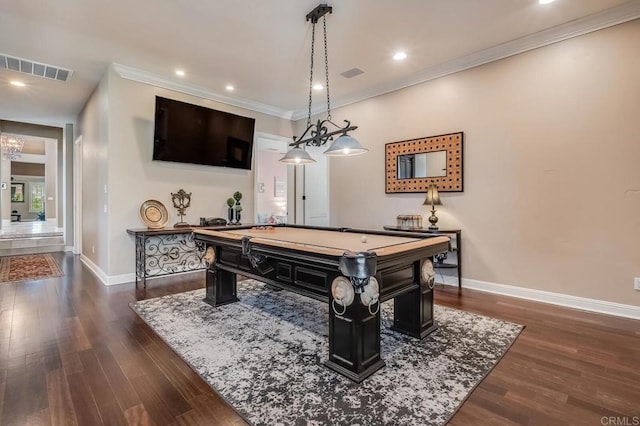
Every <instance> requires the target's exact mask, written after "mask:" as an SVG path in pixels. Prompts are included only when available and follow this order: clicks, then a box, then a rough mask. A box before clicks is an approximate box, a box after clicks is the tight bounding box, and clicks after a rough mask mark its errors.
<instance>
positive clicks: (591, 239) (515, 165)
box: [297, 20, 640, 306]
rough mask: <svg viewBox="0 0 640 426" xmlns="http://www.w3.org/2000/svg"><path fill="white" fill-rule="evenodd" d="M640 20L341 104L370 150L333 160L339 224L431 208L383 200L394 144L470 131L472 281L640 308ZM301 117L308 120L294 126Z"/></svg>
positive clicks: (451, 213) (459, 209)
mask: <svg viewBox="0 0 640 426" xmlns="http://www.w3.org/2000/svg"><path fill="white" fill-rule="evenodd" d="M638 46H640V20H636V21H632V22H629V23H626V24H622V25H618V26H615V27H611V28H609V29H605V30H601V31H598V32H595V33H591V34H588V35H584V36H581V37H577V38H574V39H571V40H567V41H564V42H561V43H557V44H553V45H550V46H547V47H544V48H540V49H536V50H533V51H530V52H527V53H524V54H520V55H517V56H514V57H511V58H507V59H504V60H501V61H498V62H494V63H491V64H488V65H484V66H480V67H477V68H474V69H471V70H467V71H464V72H460V73H457V74H453V75H450V76H447V77H444V78H440V79H437V80H433V81H431V82H427V83H424V84H421V85H417V86H413V87H410V88H407V89H404V90H400V91H397V92H394V93H391V94H387V95H384V96H380V97H377V98H373V99H370V100H367V101H363V102H360V103H357V104H354V105H351V106H347V107H344V108H341V109H338V110H336V111H335V112H334V114H333V117H334V121H335V122H341V121H342V119H344V118H348V119H350V120H352V122H353V124H355V125H357V126H359V129H358V130H357V131H356V133H354V136H356V137H357V138H358V139H359V140H360V141H361V142H362V143H363V144H365V145H366V146H367V147H368V148H369V149H370V150H371V151H370V152H369V153H368V154H365V155H362V156H357V157H350V158H333V159H331V167H330V179H331V188H330V193H331V203H330V204H331V222H332V225H339V226H358V227H367V228H375V229H381V228H382V226H383V225H384V224H394V223H395V217H396V215H398V214H416V213H421V214H423V215H426V214H427V209H426V207H424V206H422V202H423V199H424V194H414V195H412V194H389V195H387V194H385V190H384V144H385V143H388V142H395V141H400V140H405V139H411V138H418V137H423V136H430V135H438V134H443V133H450V132H457V131H463V132H464V137H465V142H464V143H465V146H464V189H465V190H464V192H463V193H445V194H442V195H441V198H442V202H443V204H444V205H443V206H441V207H440V208H439V211H438V217H439V218H440V223H439V225H440V226H441V227H442V228H461V229H462V230H463V232H462V236H463V250H464V261H463V268H464V272H463V276H464V277H465V278H469V279H474V280H481V281H488V282H493V283H499V284H509V285H514V286H520V287H527V288H532V289H539V290H546V291H551V292H557V293H564V294H569V295H576V296H583V297H588V298H594V299H600V300H606V301H611V302H619V303H624V304H630V305H636V306H640V292H639V291H634V290H633V277H640V244H639V243H638V242H639V241H640V166H639V165H638V164H639V161H640V119H639V118H640V77H639V76H640V54H638V52H639V50H638ZM297 125H300V123H297Z"/></svg>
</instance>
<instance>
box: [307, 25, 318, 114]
mask: <svg viewBox="0 0 640 426" xmlns="http://www.w3.org/2000/svg"><path fill="white" fill-rule="evenodd" d="M315 47H316V24H315V22H314V23H313V25H312V27H311V72H310V73H309V112H308V114H307V127H309V126H311V98H312V96H313V52H314V50H315Z"/></svg>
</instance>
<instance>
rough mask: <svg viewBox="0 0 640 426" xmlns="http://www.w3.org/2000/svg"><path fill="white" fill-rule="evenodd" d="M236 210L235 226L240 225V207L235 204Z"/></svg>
mask: <svg viewBox="0 0 640 426" xmlns="http://www.w3.org/2000/svg"><path fill="white" fill-rule="evenodd" d="M235 210H236V225H240V213H241V212H242V206H241V205H240V204H237V205H236V207H235Z"/></svg>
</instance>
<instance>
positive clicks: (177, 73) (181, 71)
mask: <svg viewBox="0 0 640 426" xmlns="http://www.w3.org/2000/svg"><path fill="white" fill-rule="evenodd" d="M176 75H177V76H178V77H184V76H185V72H184V71H183V70H176Z"/></svg>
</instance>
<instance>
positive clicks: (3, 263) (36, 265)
mask: <svg viewBox="0 0 640 426" xmlns="http://www.w3.org/2000/svg"><path fill="white" fill-rule="evenodd" d="M63 275H64V274H63V273H62V270H61V269H60V266H59V265H58V262H56V260H55V259H54V258H53V256H51V255H50V254H29V255H25V256H8V257H3V258H1V259H0V283H6V282H13V281H28V280H39V279H42V278H50V277H61V276H63Z"/></svg>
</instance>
